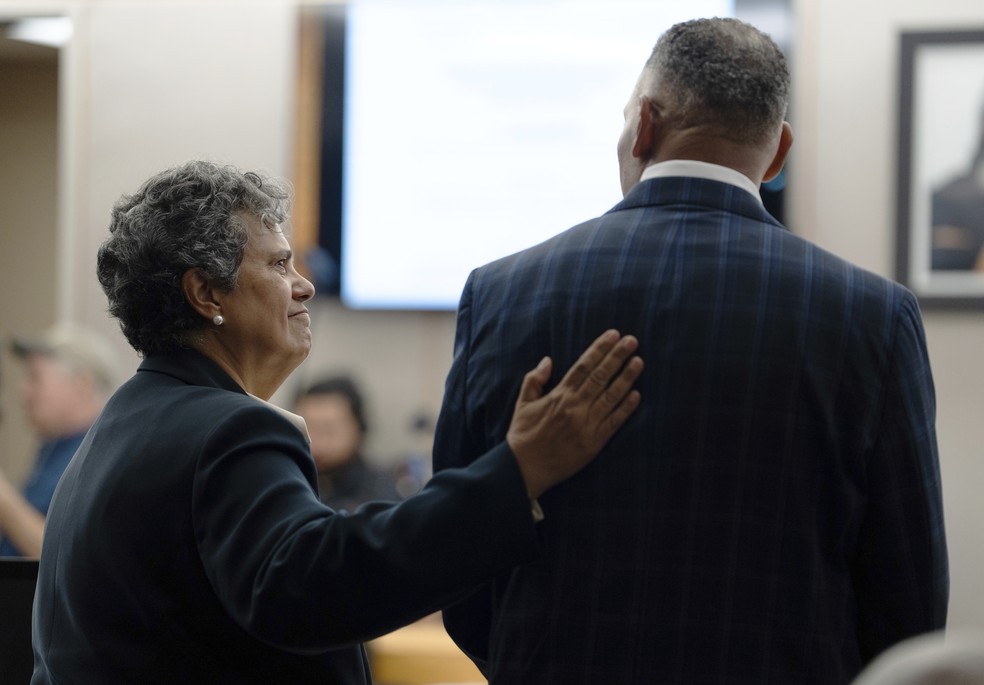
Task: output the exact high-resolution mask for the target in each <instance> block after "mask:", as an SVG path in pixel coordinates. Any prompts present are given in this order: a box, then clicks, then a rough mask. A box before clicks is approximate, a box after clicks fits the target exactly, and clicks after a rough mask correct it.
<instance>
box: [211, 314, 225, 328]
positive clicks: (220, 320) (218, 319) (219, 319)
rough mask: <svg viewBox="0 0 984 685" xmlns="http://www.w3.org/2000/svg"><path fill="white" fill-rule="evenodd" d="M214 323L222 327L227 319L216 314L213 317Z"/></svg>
mask: <svg viewBox="0 0 984 685" xmlns="http://www.w3.org/2000/svg"><path fill="white" fill-rule="evenodd" d="M212 323H214V324H215V325H216V326H221V325H222V324H224V323H225V319H224V318H222V315H221V314H216V315H215V316H213V317H212Z"/></svg>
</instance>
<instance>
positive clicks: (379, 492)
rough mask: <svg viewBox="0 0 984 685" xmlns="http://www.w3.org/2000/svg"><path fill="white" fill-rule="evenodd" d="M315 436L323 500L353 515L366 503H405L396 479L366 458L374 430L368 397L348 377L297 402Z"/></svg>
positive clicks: (318, 385)
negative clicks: (365, 448)
mask: <svg viewBox="0 0 984 685" xmlns="http://www.w3.org/2000/svg"><path fill="white" fill-rule="evenodd" d="M294 411H295V412H296V413H297V414H300V415H301V416H302V417H304V422H305V423H306V424H307V428H308V434H309V435H310V436H311V456H312V457H313V458H314V464H315V466H316V467H317V469H318V496H319V497H320V498H321V501H322V502H324V503H325V504H327V505H328V506H329V507H331V508H332V509H334V510H336V511H352V510H354V509H356V508H357V507H358V506H359V505H360V504H362V503H364V502H370V501H373V500H389V501H393V500H398V499H401V497H400V495H399V493H398V492H397V489H396V484H395V482H394V479H393V478H392V477H391V476H390V475H389V474H388V473H386V472H385V471H383V470H381V469H377V468H374V467H373V466H372V465H371V464H370V463H369V462H367V461H366V459H365V457H364V455H363V451H362V450H363V446H364V444H365V440H366V435H367V434H368V431H369V426H368V423H367V421H366V407H365V402H364V400H363V396H362V393H361V392H360V391H359V387H358V386H357V385H356V383H355V381H354V380H352V379H351V378H349V377H348V376H331V377H326V378H323V379H320V380H317V381H315V382H314V383H312V384H311V385H309V386H307V387H306V388H305V389H303V390H302V391H301V392H300V394H298V396H297V398H296V399H295V400H294Z"/></svg>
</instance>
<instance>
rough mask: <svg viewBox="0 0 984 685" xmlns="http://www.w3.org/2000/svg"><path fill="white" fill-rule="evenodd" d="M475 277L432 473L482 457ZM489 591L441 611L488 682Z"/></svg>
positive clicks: (466, 296)
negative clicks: (476, 402)
mask: <svg viewBox="0 0 984 685" xmlns="http://www.w3.org/2000/svg"><path fill="white" fill-rule="evenodd" d="M474 280H475V273H474V272H472V274H471V275H470V276H469V277H468V281H467V282H466V283H465V288H464V290H463V291H462V295H461V301H460V302H459V304H458V319H457V327H456V329H455V338H454V359H453V361H452V363H451V370H450V372H449V373H448V378H447V382H446V383H445V387H444V403H443V405H442V406H441V414H440V417H439V418H438V421H437V428H436V431H435V436H434V473H440V472H443V471H444V470H445V469H450V468H459V467H462V466H466V465H468V464H470V463H471V462H472V461H474V460H475V459H476V458H478V457H479V456H480V455H481V453H482V439H483V438H482V436H480V435H476V434H475V431H471V430H469V419H470V417H469V415H468V354H469V346H470V344H471V313H472V294H473V288H474ZM491 602H492V596H491V585H490V584H489V583H485V584H483V585H481V586H480V587H478V588H477V589H476V590H475V591H474V592H473V593H472V594H471V595H469V596H468V597H467V598H465V599H463V600H462V601H460V602H457V603H456V604H454V605H452V606H449V607H447V608H445V609H444V612H443V616H444V627H445V628H446V629H447V631H448V634H449V635H450V636H451V638H452V639H453V640H454V642H455V644H457V645H458V647H459V648H460V649H461V650H462V651H463V652H464V653H465V654H467V655H468V657H469V658H470V659H471V660H472V661H473V662H475V665H476V666H478V668H479V670H480V671H481V672H482V673H483V674H485V675H486V677H487V676H488V670H487V663H488V651H489V648H488V642H489V631H490V629H491V618H492V616H491Z"/></svg>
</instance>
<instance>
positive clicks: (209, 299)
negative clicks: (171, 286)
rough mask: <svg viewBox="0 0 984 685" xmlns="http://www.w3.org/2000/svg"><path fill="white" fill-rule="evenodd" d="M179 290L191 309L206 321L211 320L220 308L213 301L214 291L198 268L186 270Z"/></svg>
mask: <svg viewBox="0 0 984 685" xmlns="http://www.w3.org/2000/svg"><path fill="white" fill-rule="evenodd" d="M181 290H182V291H183V292H184V296H185V299H186V300H188V304H190V305H191V308H192V309H194V310H195V311H196V312H198V313H199V314H201V315H202V316H203V317H205V318H206V319H211V318H212V317H213V316H215V315H216V314H218V313H219V311H220V307H219V304H218V302H217V301H216V299H215V289H214V288H213V287H212V283H211V281H209V280H208V277H206V276H205V273H204V272H203V271H202V270H201V269H199V268H198V267H194V268H192V269H188V270H187V271H185V272H184V274H183V275H182V276H181Z"/></svg>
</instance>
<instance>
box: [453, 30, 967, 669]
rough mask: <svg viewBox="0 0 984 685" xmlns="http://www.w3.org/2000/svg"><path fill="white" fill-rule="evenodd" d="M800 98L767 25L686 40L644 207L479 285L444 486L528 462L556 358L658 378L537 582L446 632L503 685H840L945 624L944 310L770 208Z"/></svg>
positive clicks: (579, 489)
mask: <svg viewBox="0 0 984 685" xmlns="http://www.w3.org/2000/svg"><path fill="white" fill-rule="evenodd" d="M788 89H789V81H788V72H787V69H786V65H785V61H784V59H783V57H782V54H781V52H780V51H779V49H778V48H777V47H776V46H775V44H774V43H773V42H772V41H771V39H769V38H768V37H767V36H765V35H764V34H762V33H760V32H759V31H757V30H756V29H754V28H752V27H750V26H748V25H747V24H743V23H741V22H738V21H736V20H732V19H711V20H696V21H693V22H685V23H683V24H679V25H677V26H674V27H673V28H671V29H670V30H669V31H668V32H667V33H666V34H664V35H663V36H662V37H661V38H660V40H659V42H658V43H657V45H656V47H655V48H654V50H653V53H652V56H651V57H650V59H649V61H648V62H647V64H646V66H645V68H644V69H643V71H642V74H641V75H640V77H639V81H638V83H637V86H636V89H635V92H634V93H633V94H632V97H631V99H630V100H629V102H628V104H627V105H626V108H625V130H624V131H623V133H622V136H621V139H620V141H619V145H618V152H619V166H620V171H621V180H622V190H623V193H624V194H625V198H624V200H623V201H622V202H621V203H619V204H618V205H616V206H615V207H614V208H613V209H611V210H610V211H609V212H608V213H606V214H605V215H603V216H601V217H599V218H597V219H593V220H591V221H588V222H586V223H584V224H581V225H579V226H576V227H574V228H572V229H570V230H568V231H566V232H564V233H562V234H560V235H558V236H556V237H554V238H552V239H550V240H548V241H546V242H545V243H543V244H541V245H538V246H536V247H533V248H531V249H529V250H526V251H524V252H521V253H519V254H516V255H513V256H511V257H507V258H505V259H502V260H499V261H497V262H494V263H492V264H489V265H487V266H484V267H482V268H480V269H477V270H476V271H475V272H473V273H472V274H471V276H470V277H469V280H468V282H467V285H466V286H465V289H464V292H463V295H462V298H461V303H460V307H459V311H458V328H457V334H456V341H455V354H454V362H453V366H452V369H451V372H450V375H449V377H448V380H447V387H446V396H445V401H444V408H443V410H442V414H441V418H440V422H439V425H438V427H437V431H436V434H437V441H436V444H435V448H434V466H435V469H436V470H440V469H444V468H447V467H453V466H459V465H462V464H465V463H468V462H469V461H470V460H471V459H473V458H474V457H477V456H478V455H480V454H482V453H483V452H485V451H486V450H488V449H489V448H490V447H491V446H492V445H494V444H495V443H496V442H498V441H500V440H501V439H502V436H503V435H504V434H505V431H506V427H507V425H508V420H509V416H510V410H511V407H512V404H513V402H514V401H515V398H516V395H517V391H518V385H517V379H518V378H520V377H521V376H522V370H523V369H526V368H528V367H529V366H531V365H532V364H534V363H535V362H536V361H537V360H538V359H539V358H540V357H542V356H543V355H545V354H547V353H550V354H552V355H553V356H554V359H555V362H556V363H557V364H558V366H559V367H564V366H565V365H568V364H570V363H571V362H572V361H573V360H574V359H575V357H576V354H577V352H578V351H579V350H580V349H582V348H583V347H585V345H586V344H587V343H588V342H589V341H590V340H591V339H592V338H593V337H594V336H596V335H597V334H598V333H600V332H601V331H602V330H604V329H605V328H608V327H616V328H618V329H619V330H620V331H622V332H626V333H633V334H635V335H636V336H637V337H638V338H639V340H640V341H641V346H640V348H639V354H640V355H641V356H642V357H643V358H644V359H645V361H646V372H645V373H644V374H643V375H642V377H641V379H640V381H639V383H640V386H639V387H640V389H641V391H642V397H643V401H642V405H641V406H640V408H639V410H638V411H637V413H636V415H635V416H633V417H632V419H630V421H629V422H628V423H627V424H626V426H625V428H623V430H622V431H621V432H620V433H619V434H618V435H616V436H615V438H614V439H613V440H612V441H611V442H610V443H609V444H608V446H607V447H606V448H605V450H604V451H603V452H602V454H601V456H600V457H599V459H598V460H597V461H596V462H594V463H593V464H592V465H590V466H589V467H588V468H587V469H585V470H584V471H583V472H582V473H580V474H579V475H577V476H576V477H574V478H572V479H571V480H570V481H568V482H566V483H564V484H562V485H560V486H558V487H557V488H555V489H553V490H551V491H550V492H548V493H546V494H545V495H544V496H543V497H542V498H541V499H540V504H541V505H542V509H543V511H544V513H545V519H544V520H543V521H542V523H540V524H539V536H540V539H541V545H542V553H541V554H540V556H539V558H538V559H537V560H536V561H534V562H533V563H530V564H527V565H525V566H522V567H518V568H515V569H514V570H512V571H511V572H509V573H507V574H505V575H503V576H501V577H500V578H498V579H497V580H495V581H494V582H492V583H490V584H488V585H485V586H483V587H481V588H479V589H478V590H477V591H476V592H475V593H474V594H473V595H472V596H471V597H470V598H468V599H467V600H465V601H463V602H461V603H459V604H457V605H455V606H453V607H451V608H448V609H447V610H446V611H445V614H444V620H445V624H446V626H447V628H448V630H449V632H450V633H451V635H452V637H453V638H454V639H455V640H456V641H457V643H458V644H459V645H460V646H461V647H462V648H463V649H464V650H465V651H466V652H467V653H468V654H469V655H470V656H471V657H472V658H473V659H474V660H475V661H476V663H477V664H478V665H479V667H480V668H482V669H483V671H484V672H485V673H486V675H487V676H488V678H489V681H490V683H492V684H493V685H499V684H510V685H512V684H517V683H536V684H537V685H549V684H552V683H558V684H559V683H563V684H564V685H571V684H576V683H591V684H593V685H601V684H604V685H608V684H616V685H617V684H627V683H656V684H660V685H662V684H665V683H680V684H683V685H702V684H705V683H736V684H737V683H743V684H749V685H751V684H754V685H764V684H768V683H776V684H782V685H790V684H796V685H803V684H806V683H817V684H822V685H837V684H838V683H846V682H848V681H850V679H851V678H852V677H853V676H854V675H855V674H857V673H858V672H859V671H860V670H861V668H862V667H863V666H864V665H865V664H866V663H867V662H869V661H870V660H871V659H872V658H873V657H874V656H875V655H877V654H878V653H879V652H881V651H882V650H884V649H885V648H886V647H888V646H890V645H892V644H894V643H896V642H898V641H900V640H902V639H904V638H906V637H909V636H911V635H915V634H918V633H922V632H925V631H930V630H934V629H938V628H941V627H943V625H944V623H945V620H946V606H947V597H948V570H947V554H946V544H945V538H944V530H943V513H942V504H941V492H940V474H939V463H938V456H937V448H936V435H935V426H934V424H935V397H934V390H933V382H932V376H931V372H930V367H929V361H928V358H927V354H926V345H925V339H924V334H923V327H922V322H921V318H920V313H919V309H918V306H917V304H916V301H915V299H914V298H913V295H912V294H911V293H910V292H908V291H907V290H905V289H904V288H902V287H901V286H899V285H897V284H895V283H892V282H890V281H888V280H886V279H884V278H881V277H879V276H876V275H874V274H871V273H868V272H865V271H863V270H862V269H860V268H858V267H856V266H853V265H851V264H849V263H847V262H846V261H844V260H842V259H839V258H837V257H835V256H833V255H832V254H830V253H828V252H825V251H824V250H822V249H820V248H818V247H816V246H814V245H812V244H810V243H808V242H806V241H805V240H803V239H801V238H799V237H797V236H795V235H793V234H791V233H790V232H789V231H787V230H786V229H785V228H784V227H783V226H782V225H780V224H779V223H778V222H777V221H776V220H775V219H774V218H773V217H772V216H770V215H769V214H768V212H767V211H766V210H765V209H764V207H763V206H762V203H761V200H760V198H759V196H758V186H759V184H760V183H761V182H762V181H763V180H768V179H770V178H772V177H774V176H775V175H776V174H777V173H778V172H779V170H780V169H781V167H782V165H783V162H784V160H785V156H786V153H787V151H788V150H789V147H790V145H791V143H792V134H791V131H790V128H789V125H788V123H785V122H784V121H783V119H784V116H785V109H786V103H787V98H788ZM477 542H479V543H480V542H481V541H477Z"/></svg>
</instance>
